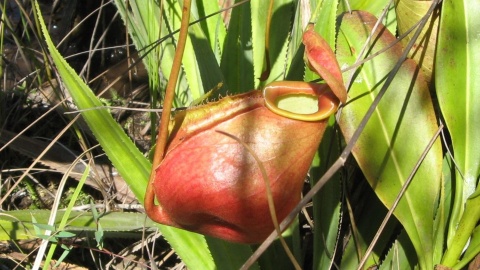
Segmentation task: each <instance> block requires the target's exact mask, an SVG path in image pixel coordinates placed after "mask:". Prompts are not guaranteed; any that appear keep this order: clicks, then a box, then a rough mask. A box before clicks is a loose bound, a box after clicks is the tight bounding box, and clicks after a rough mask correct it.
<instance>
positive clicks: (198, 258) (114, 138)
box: [35, 2, 213, 269]
mask: <svg viewBox="0 0 480 270" xmlns="http://www.w3.org/2000/svg"><path fill="white" fill-rule="evenodd" d="M35 3H36V10H37V14H38V16H39V18H40V19H39V20H40V25H41V27H42V32H43V35H44V37H45V40H46V43H47V46H48V49H49V52H50V55H51V57H52V59H53V61H54V62H55V65H56V67H57V69H58V72H59V74H60V76H61V78H62V81H63V83H64V84H65V86H66V88H67V89H68V90H69V92H70V94H71V96H72V98H73V100H74V102H75V104H76V105H77V106H78V108H79V109H88V108H95V107H100V106H102V103H101V102H100V101H99V100H98V98H97V97H96V96H95V95H94V94H93V93H92V91H91V90H90V89H89V88H88V86H87V85H86V84H85V83H84V82H83V81H82V80H81V79H80V77H79V76H78V75H77V74H76V73H75V71H74V70H73V69H72V68H71V67H70V66H69V65H68V64H67V62H66V61H65V59H64V58H63V57H62V56H61V55H60V53H59V52H58V51H57V49H56V48H55V46H54V45H53V43H52V40H51V38H50V36H49V34H48V31H47V27H46V26H45V22H44V21H43V18H42V15H41V12H40V9H39V7H38V4H37V2H35ZM82 116H83V118H84V119H85V121H86V122H87V124H88V126H89V127H90V129H91V130H92V132H93V134H94V135H95V137H96V138H97V140H98V142H99V143H100V145H101V146H102V148H103V149H104V151H105V153H106V154H107V156H108V157H109V159H110V160H111V161H112V163H113V165H114V166H115V168H117V170H118V172H119V173H120V174H121V175H122V177H123V178H124V179H125V181H126V182H127V183H128V184H129V186H130V188H131V189H132V191H133V192H134V194H135V196H136V197H137V198H138V200H139V201H143V199H144V195H145V194H144V193H145V190H146V184H147V179H148V177H149V175H150V170H151V164H150V163H149V162H148V160H147V159H146V158H145V157H144V156H143V155H142V153H140V151H139V150H138V149H137V148H136V147H135V145H134V144H133V142H132V141H131V140H130V138H128V137H127V135H126V134H125V133H124V131H123V130H122V128H121V127H120V126H119V125H118V123H116V122H115V120H114V119H113V117H112V116H111V115H110V114H109V113H108V111H107V110H105V109H99V110H90V111H85V112H83V113H82ZM104 225H105V224H104ZM158 227H159V228H160V229H161V231H162V234H163V235H164V237H165V238H166V239H167V240H168V241H169V242H170V244H171V245H172V247H173V248H174V249H175V251H176V252H177V254H178V255H179V256H180V257H181V258H182V260H183V261H184V262H185V263H186V264H187V265H189V267H191V268H192V269H193V268H196V267H199V268H203V269H211V268H213V260H212V258H211V256H210V253H209V251H208V247H207V246H206V242H205V238H204V237H202V236H200V235H198V234H194V233H190V232H186V231H183V230H180V229H176V228H172V227H168V226H162V225H158ZM192 247H194V248H192Z"/></svg>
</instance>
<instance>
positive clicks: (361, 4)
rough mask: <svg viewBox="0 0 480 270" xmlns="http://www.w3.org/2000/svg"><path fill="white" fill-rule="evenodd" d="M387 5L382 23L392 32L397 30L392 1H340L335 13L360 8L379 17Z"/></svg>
mask: <svg viewBox="0 0 480 270" xmlns="http://www.w3.org/2000/svg"><path fill="white" fill-rule="evenodd" d="M419 2H420V1H419ZM386 7H388V11H387V14H386V16H385V18H384V19H383V20H382V23H383V25H385V26H387V28H388V30H389V31H390V32H392V33H395V31H397V20H396V16H395V15H396V14H395V8H394V3H391V1H390V0H375V1H365V0H349V1H340V5H339V8H338V11H337V14H338V15H340V14H343V13H345V12H350V11H352V10H362V11H367V12H368V13H371V14H373V15H375V17H377V18H378V17H380V15H381V14H382V12H383V10H384V9H385V8H386Z"/></svg>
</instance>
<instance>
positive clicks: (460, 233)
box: [442, 192, 480, 267]
mask: <svg viewBox="0 0 480 270" xmlns="http://www.w3.org/2000/svg"><path fill="white" fill-rule="evenodd" d="M476 193H478V192H476ZM479 220H480V195H477V196H474V197H473V198H469V199H468V200H467V202H466V204H465V211H464V212H463V215H462V218H461V219H460V223H459V224H458V227H457V230H456V233H455V236H454V237H453V239H452V242H451V245H450V247H449V248H448V249H447V251H446V252H445V255H444V256H443V260H442V265H444V266H447V267H453V266H454V265H455V264H456V263H457V262H458V259H459V258H460V255H461V254H462V250H463V248H464V247H465V245H466V243H467V241H468V239H469V238H470V236H471V235H472V233H473V230H474V229H475V226H476V224H477V222H478V221H479Z"/></svg>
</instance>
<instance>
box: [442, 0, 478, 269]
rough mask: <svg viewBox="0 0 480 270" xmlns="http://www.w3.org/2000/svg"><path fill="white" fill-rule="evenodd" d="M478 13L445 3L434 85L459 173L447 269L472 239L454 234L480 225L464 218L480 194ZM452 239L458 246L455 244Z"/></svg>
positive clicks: (464, 4)
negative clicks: (468, 205) (472, 198)
mask: <svg viewBox="0 0 480 270" xmlns="http://www.w3.org/2000/svg"><path fill="white" fill-rule="evenodd" d="M479 11H480V3H479V2H478V1H451V0H446V1H443V7H442V13H441V20H440V21H441V23H440V30H439V34H438V47H437V54H436V74H435V84H436V87H437V96H438V101H439V104H440V109H441V111H442V115H443V117H444V119H445V123H446V126H447V127H448V131H449V133H450V135H451V138H452V144H453V153H454V159H455V162H456V164H457V166H458V170H459V171H457V172H456V174H455V183H454V187H453V188H452V189H453V190H454V206H453V209H452V216H451V219H450V224H449V231H448V238H447V246H448V249H449V251H447V254H446V255H445V256H446V257H447V256H448V258H447V259H444V261H443V263H444V264H445V265H446V266H449V265H450V266H452V265H453V264H454V263H455V262H456V260H457V259H458V256H459V255H460V252H461V250H462V249H463V247H464V246H465V244H466V241H467V239H468V236H466V238H465V237H461V238H458V237H457V236H456V234H457V233H462V234H464V233H468V234H471V231H470V232H459V231H458V230H457V226H459V224H458V223H459V222H460V221H461V220H462V219H463V222H469V223H474V224H476V223H477V222H478V219H477V220H475V219H474V217H473V216H470V217H467V216H466V213H464V207H465V203H466V202H467V198H468V197H469V196H470V195H471V194H472V193H474V192H475V190H476V189H478V186H477V185H478V177H479V175H480V144H479V143H478V138H480V103H479V102H478V97H479V96H480V78H479V77H478V74H479V72H480V66H479V65H478V59H480V51H479V50H478V48H479V46H480V39H479V38H478V36H479V35H480V28H479V27H478V23H479V20H478V16H476V15H475V14H477V13H478V12H479ZM472 207H477V208H479V207H480V206H478V205H472ZM479 210H480V209H479ZM462 215H463V216H465V217H462ZM465 226H466V227H467V228H472V225H471V224H470V225H469V224H462V226H460V227H461V228H466V227H465ZM460 227H458V228H460ZM472 229H473V228H472ZM454 239H456V240H455V241H460V242H454ZM450 250H454V251H450ZM451 252H453V253H451ZM454 254H457V255H454ZM455 257H456V258H455Z"/></svg>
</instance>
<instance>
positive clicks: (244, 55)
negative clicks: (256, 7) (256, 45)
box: [220, 1, 254, 94]
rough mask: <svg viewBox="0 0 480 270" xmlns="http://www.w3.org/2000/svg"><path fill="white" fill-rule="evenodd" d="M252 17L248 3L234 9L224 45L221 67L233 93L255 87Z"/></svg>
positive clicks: (229, 89) (229, 90)
mask: <svg viewBox="0 0 480 270" xmlns="http://www.w3.org/2000/svg"><path fill="white" fill-rule="evenodd" d="M237 2H238V1H237ZM250 17H251V14H250V6H249V5H248V4H242V5H240V6H238V7H236V8H234V9H233V10H232V13H231V18H230V24H229V26H228V32H227V36H226V38H225V43H224V45H223V54H222V59H221V63H220V68H221V70H222V73H223V74H224V76H225V82H226V83H227V87H228V92H229V93H231V94H238V93H243V92H245V91H248V90H251V89H253V88H254V76H253V53H252V51H253V50H252V25H251V18H250Z"/></svg>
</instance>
